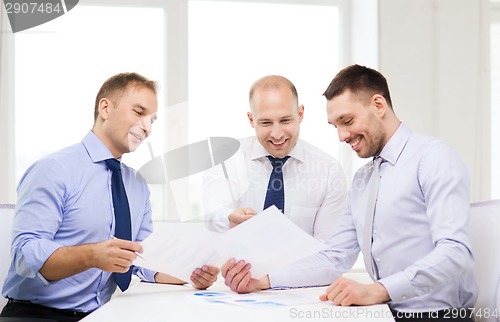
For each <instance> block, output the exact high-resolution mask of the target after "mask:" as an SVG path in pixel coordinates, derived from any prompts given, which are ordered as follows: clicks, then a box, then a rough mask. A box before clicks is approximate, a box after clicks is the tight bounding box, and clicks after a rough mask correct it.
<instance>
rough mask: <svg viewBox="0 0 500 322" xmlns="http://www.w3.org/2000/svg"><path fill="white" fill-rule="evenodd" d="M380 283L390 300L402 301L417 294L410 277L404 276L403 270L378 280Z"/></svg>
mask: <svg viewBox="0 0 500 322" xmlns="http://www.w3.org/2000/svg"><path fill="white" fill-rule="evenodd" d="M378 282H379V283H380V284H382V285H383V286H384V287H385V289H386V290H387V293H388V294H389V297H390V298H391V301H393V302H402V301H405V300H407V299H410V298H412V297H415V296H417V294H416V293H415V290H414V288H413V286H412V285H411V281H410V279H409V278H408V277H407V276H406V274H405V272H399V273H396V274H393V275H391V276H388V277H384V278H382V279H380V280H378Z"/></svg>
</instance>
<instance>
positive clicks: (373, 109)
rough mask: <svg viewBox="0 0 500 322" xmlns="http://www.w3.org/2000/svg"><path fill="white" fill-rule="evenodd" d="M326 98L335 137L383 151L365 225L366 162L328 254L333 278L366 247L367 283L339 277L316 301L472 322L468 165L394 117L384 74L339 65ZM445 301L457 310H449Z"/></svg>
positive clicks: (359, 149)
mask: <svg viewBox="0 0 500 322" xmlns="http://www.w3.org/2000/svg"><path fill="white" fill-rule="evenodd" d="M324 95H325V97H326V98H327V111H328V122H329V123H330V124H332V125H334V126H335V127H336V128H337V130H338V134H339V139H340V141H341V142H346V143H347V144H349V145H350V146H351V148H352V150H353V151H355V152H356V153H357V154H358V156H360V157H362V158H369V157H374V159H378V158H380V159H381V165H380V172H379V176H380V180H379V183H378V197H377V199H376V204H375V210H373V207H372V208H371V214H372V215H371V217H372V218H373V226H372V228H371V229H370V228H367V227H370V226H368V225H369V221H370V220H368V216H367V213H369V211H368V209H367V208H368V207H367V206H368V204H369V194H370V190H371V184H372V183H373V182H374V181H375V179H373V178H371V175H372V171H373V168H374V166H375V165H374V164H376V163H375V161H373V160H372V161H370V162H369V163H368V164H367V165H365V166H364V167H362V168H361V169H360V170H358V172H357V173H356V175H355V177H354V179H353V183H352V187H351V191H350V192H349V203H348V211H347V212H346V213H345V214H344V215H343V216H342V217H341V218H340V219H339V221H338V225H337V227H336V230H335V233H334V235H333V237H332V239H331V241H330V244H331V248H330V250H329V251H328V252H326V253H325V255H326V257H328V258H330V260H331V261H332V262H333V266H334V267H336V268H337V269H338V270H339V272H338V274H337V277H339V276H340V273H342V271H345V270H348V269H349V268H350V266H352V264H353V261H354V260H355V258H356V257H357V254H358V253H359V252H360V251H361V250H369V251H367V252H366V253H364V254H363V256H364V257H366V258H367V259H368V261H365V262H367V263H369V265H368V266H371V265H373V275H374V283H372V284H367V285H364V284H360V283H357V282H354V281H351V280H349V279H346V278H338V279H336V280H335V281H334V282H333V283H332V284H331V285H330V286H329V287H328V289H327V290H326V293H325V294H323V295H322V296H321V299H322V300H330V301H332V302H333V303H335V304H337V305H372V304H377V303H384V302H387V303H388V304H389V306H390V307H391V309H392V310H393V312H394V316H395V318H396V320H397V321H410V320H418V321H425V320H429V321H435V322H436V321H441V319H442V320H443V321H471V319H470V314H467V316H466V317H464V314H463V312H466V313H468V312H469V311H468V309H469V308H472V307H473V305H474V303H475V300H476V297H477V286H476V283H475V281H474V278H473V274H472V268H473V255H472V253H471V247H470V242H469V238H468V221H469V193H470V192H469V189H470V188H469V185H470V184H469V177H468V171H467V168H466V166H465V164H464V163H463V162H462V161H461V159H460V158H459V156H458V155H457V154H456V153H455V152H454V151H453V150H452V149H451V148H450V146H448V145H447V144H446V143H444V142H442V141H440V140H437V139H434V138H430V137H424V136H420V135H417V134H414V133H413V132H412V131H411V130H410V129H409V128H408V127H407V126H406V125H405V124H402V123H401V121H400V120H399V119H398V118H397V117H396V115H395V113H394V111H393V109H392V102H391V98H390V94H389V88H388V86H387V81H386V79H385V78H384V76H382V74H380V73H379V72H377V71H375V70H373V69H370V68H366V67H363V66H359V65H353V66H349V67H347V68H345V69H343V70H342V71H340V72H339V73H338V74H337V75H336V76H335V78H334V79H333V80H332V82H331V83H330V85H329V86H328V88H327V90H326V91H325V93H324ZM367 231H368V234H366V232H367ZM366 236H367V237H366ZM367 269H368V267H367ZM451 308H455V309H461V310H462V314H459V315H453V314H450V310H449V309H451ZM461 317H464V318H463V319H461ZM453 318H456V319H453Z"/></svg>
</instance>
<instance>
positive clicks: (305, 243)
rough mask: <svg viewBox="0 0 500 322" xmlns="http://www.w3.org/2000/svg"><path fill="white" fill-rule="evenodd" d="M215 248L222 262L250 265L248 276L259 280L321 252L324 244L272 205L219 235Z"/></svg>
mask: <svg viewBox="0 0 500 322" xmlns="http://www.w3.org/2000/svg"><path fill="white" fill-rule="evenodd" d="M215 248H216V250H217V253H218V254H219V255H220V256H221V257H222V258H224V259H230V258H232V257H234V258H235V259H236V260H240V259H243V260H245V261H246V262H248V263H251V264H252V269H251V273H252V277H253V278H257V279H259V278H261V277H264V276H265V275H266V274H268V273H269V272H272V271H274V270H277V269H279V268H281V267H284V266H287V265H289V264H292V263H294V262H296V261H298V260H299V259H302V258H304V257H306V256H309V255H312V254H315V253H317V252H319V251H321V250H323V249H325V245H324V244H322V243H321V242H319V241H318V240H317V239H315V238H314V237H312V236H311V235H308V234H307V233H306V232H304V231H303V230H302V229H300V228H299V227H298V226H297V225H295V224H294V223H293V222H291V221H290V220H288V219H287V218H286V217H285V216H284V215H283V214H282V213H281V212H280V211H279V210H278V208H276V207H275V206H272V207H269V208H267V209H266V210H264V211H262V212H260V213H259V214H258V215H256V216H254V217H253V218H252V219H250V220H247V221H245V222H244V223H242V224H240V225H238V226H236V227H234V228H232V229H230V230H229V231H227V232H225V233H224V234H222V235H220V236H219V237H218V238H217V240H216V241H215Z"/></svg>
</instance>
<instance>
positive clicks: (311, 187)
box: [203, 136, 347, 287]
mask: <svg viewBox="0 0 500 322" xmlns="http://www.w3.org/2000/svg"><path fill="white" fill-rule="evenodd" d="M240 143H241V145H240V149H239V150H238V152H237V153H236V154H235V155H234V156H232V157H231V158H230V159H228V160H227V161H226V162H225V163H224V164H225V168H226V173H227V178H226V175H225V174H224V170H223V168H222V166H217V167H214V168H212V169H211V170H209V171H207V172H206V173H205V175H204V178H203V179H204V180H203V200H204V206H205V214H206V223H207V227H208V228H209V229H211V230H215V231H219V232H222V231H226V230H228V229H229V220H228V216H229V214H230V213H231V212H232V211H234V210H235V209H237V208H253V209H254V210H255V212H259V211H262V210H263V206H264V200H265V197H266V191H267V186H268V182H269V176H270V174H271V171H272V169H273V167H272V165H271V163H270V162H269V160H268V159H267V157H266V156H267V155H269V153H268V152H267V151H266V150H265V149H264V148H263V147H262V145H261V144H260V143H259V141H258V140H257V138H256V137H255V136H252V137H247V138H244V139H241V140H240ZM289 155H290V158H289V159H288V160H287V161H286V163H285V165H284V166H283V180H284V191H285V212H284V215H285V216H286V217H287V218H289V219H290V220H291V221H293V222H294V223H295V224H297V225H298V226H299V227H301V228H302V229H303V230H304V231H305V232H307V233H308V234H310V235H312V236H314V237H315V238H317V239H318V240H320V241H324V242H326V241H328V240H329V239H330V238H331V236H332V232H333V226H334V224H335V221H336V219H337V217H338V216H339V215H341V214H342V213H344V212H345V209H346V190H347V188H346V183H345V175H344V172H343V170H342V167H341V166H340V163H339V162H338V161H337V160H336V159H335V158H333V157H332V156H330V155H328V154H327V153H325V152H323V151H321V150H320V149H318V148H316V147H314V146H313V145H311V144H309V143H307V142H305V141H303V140H300V139H299V140H298V142H297V144H296V146H295V147H294V148H293V149H292V151H291V152H290V154H289ZM273 229H278V228H273ZM300 263H302V264H303V265H306V266H308V264H307V263H308V258H306V259H304V260H302V261H300V262H299V263H297V264H300ZM306 275H308V277H305V276H292V275H290V272H288V270H287V269H285V270H283V271H280V272H273V273H271V274H269V278H270V281H271V286H273V287H293V286H304V285H303V283H304V282H305V280H307V281H309V282H307V283H313V284H314V285H325V284H328V283H330V282H331V279H327V280H325V279H324V278H321V276H318V277H320V279H318V278H316V276H314V274H312V273H310V272H309V273H308V272H306Z"/></svg>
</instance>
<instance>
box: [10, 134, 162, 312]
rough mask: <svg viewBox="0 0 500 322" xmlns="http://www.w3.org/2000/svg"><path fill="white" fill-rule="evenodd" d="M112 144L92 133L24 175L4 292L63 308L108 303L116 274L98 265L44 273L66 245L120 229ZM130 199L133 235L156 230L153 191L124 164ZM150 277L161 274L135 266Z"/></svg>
mask: <svg viewBox="0 0 500 322" xmlns="http://www.w3.org/2000/svg"><path fill="white" fill-rule="evenodd" d="M112 157H113V155H112V154H111V152H110V151H109V150H108V148H107V147H106V146H105V145H104V144H103V143H102V142H101V141H100V140H99V138H98V137H97V136H96V135H95V134H94V133H93V132H89V133H88V134H87V135H86V136H85V137H84V139H83V140H82V142H81V143H78V144H75V145H73V146H70V147H67V148H65V149H62V150H60V151H58V152H56V153H54V154H52V155H50V156H48V157H45V158H43V159H41V160H39V161H38V162H36V163H35V164H33V165H32V166H31V167H30V168H29V169H28V170H27V171H26V173H25V174H24V176H23V177H22V178H21V181H20V183H19V186H18V203H17V205H16V214H15V217H14V224H13V241H12V263H11V266H10V269H9V272H8V275H7V278H6V281H5V284H4V287H3V290H2V294H3V296H5V297H9V298H13V299H17V300H28V301H31V302H33V303H37V304H41V305H45V306H49V307H53V308H58V309H71V310H75V311H81V312H90V311H93V310H95V309H97V308H98V307H100V306H102V305H103V304H105V303H106V302H108V301H109V299H110V298H111V295H112V294H113V292H114V291H115V289H116V284H115V281H114V274H112V273H109V272H104V271H102V270H100V269H98V268H91V269H89V270H86V271H84V272H81V273H79V274H76V275H73V276H71V277H68V278H65V279H62V280H57V281H50V282H49V281H47V280H46V279H45V278H44V277H43V276H42V275H41V274H40V272H39V270H40V268H41V267H42V265H43V264H44V263H45V261H46V260H47V258H48V257H49V256H50V255H51V254H52V253H53V252H54V251H55V250H57V249H58V248H59V247H61V246H74V245H81V244H87V243H97V242H102V241H104V240H107V239H109V238H110V236H112V235H113V234H114V215H113V202H112V197H111V171H110V170H108V168H107V166H106V164H105V163H104V160H106V159H109V158H112ZM122 176H123V181H124V184H125V189H126V191H127V196H128V200H129V204H130V213H131V220H132V240H134V241H142V240H143V239H145V238H146V236H148V235H149V234H150V233H151V232H152V228H153V225H152V221H151V206H150V202H149V195H150V192H149V189H148V187H147V184H146V183H145V181H144V180H143V179H142V178H141V177H140V176H139V175H138V174H137V172H136V171H135V170H133V169H131V168H129V167H127V166H126V165H124V164H122ZM134 273H135V274H136V275H138V276H139V277H140V278H141V279H143V280H146V281H151V282H152V281H154V274H155V272H152V271H149V270H145V269H139V268H134Z"/></svg>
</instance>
